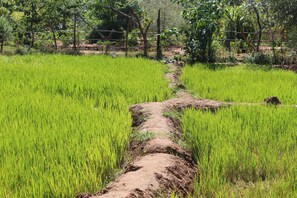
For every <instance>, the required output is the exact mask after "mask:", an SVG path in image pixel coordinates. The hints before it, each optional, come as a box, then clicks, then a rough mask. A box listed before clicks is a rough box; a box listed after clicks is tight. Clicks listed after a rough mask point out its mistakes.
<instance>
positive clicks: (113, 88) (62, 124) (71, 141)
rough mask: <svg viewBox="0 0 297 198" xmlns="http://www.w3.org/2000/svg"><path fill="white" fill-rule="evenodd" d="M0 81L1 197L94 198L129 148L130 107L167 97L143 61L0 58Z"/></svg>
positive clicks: (157, 70) (152, 66) (154, 67)
mask: <svg viewBox="0 0 297 198" xmlns="http://www.w3.org/2000/svg"><path fill="white" fill-rule="evenodd" d="M0 73H1V78H0V112H1V113H0V125H1V128H0V156H1V157H0V197H74V196H75V195H76V194H77V193H79V192H86V191H88V192H96V191H98V190H99V189H100V188H101V187H103V186H104V185H105V184H107V183H108V182H109V178H110V176H111V175H112V174H113V173H114V170H116V169H117V168H118V167H119V165H120V162H121V160H122V157H123V155H124V153H125V148H127V145H128V143H129V137H130V134H131V122H132V120H131V115H130V113H129V111H128V109H129V106H130V105H131V104H134V103H139V102H153V101H163V100H165V99H168V98H169V97H170V95H171V92H170V90H169V88H167V83H166V82H165V80H164V79H163V77H162V76H163V66H162V65H161V64H157V63H155V62H152V61H149V60H143V59H135V58H134V59H133V58H131V59H124V58H117V59H113V58H111V57H105V56H76V57H73V56H65V55H28V56H11V57H6V56H1V57H0Z"/></svg>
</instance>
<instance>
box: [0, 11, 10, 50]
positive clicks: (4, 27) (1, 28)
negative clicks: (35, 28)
mask: <svg viewBox="0 0 297 198" xmlns="http://www.w3.org/2000/svg"><path fill="white" fill-rule="evenodd" d="M11 31H12V26H11V25H10V22H9V21H8V19H7V18H6V17H4V16H0V41H1V48H0V52H1V53H2V52H3V46H4V41H5V40H6V38H7V37H8V35H9V34H11Z"/></svg>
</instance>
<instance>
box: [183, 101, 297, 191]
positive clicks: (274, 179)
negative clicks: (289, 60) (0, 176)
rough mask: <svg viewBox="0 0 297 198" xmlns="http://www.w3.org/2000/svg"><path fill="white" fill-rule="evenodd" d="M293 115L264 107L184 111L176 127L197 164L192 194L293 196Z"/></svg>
mask: <svg viewBox="0 0 297 198" xmlns="http://www.w3.org/2000/svg"><path fill="white" fill-rule="evenodd" d="M296 115H297V109H295V108H275V107H265V106H261V107H232V108H227V109H222V110H220V111H218V112H216V113H213V112H200V111H194V110H188V111H186V112H185V114H184V116H183V119H182V127H183V130H184V132H185V136H186V139H187V140H188V141H189V142H190V145H191V147H192V150H193V153H194V155H195V158H196V159H197V163H198V168H199V175H198V176H197V183H196V187H195V196H197V197H198V196H202V197H296V196H297V144H296V142H297V131H296V128H297V120H296V119H295V117H296ZM198 181H199V182H198Z"/></svg>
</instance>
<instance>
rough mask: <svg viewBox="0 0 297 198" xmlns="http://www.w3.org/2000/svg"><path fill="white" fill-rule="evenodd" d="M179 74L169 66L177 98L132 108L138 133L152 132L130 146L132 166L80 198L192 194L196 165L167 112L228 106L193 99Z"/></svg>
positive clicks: (172, 65)
mask: <svg viewBox="0 0 297 198" xmlns="http://www.w3.org/2000/svg"><path fill="white" fill-rule="evenodd" d="M180 73H181V69H180V67H178V65H177V64H169V73H167V74H166V75H165V78H166V79H167V80H168V84H169V87H170V88H171V89H172V90H178V89H180V90H179V91H177V93H176V95H177V98H174V99H170V100H167V101H164V102H154V103H143V104H137V105H133V106H132V107H131V108H130V112H131V113H132V117H133V127H134V129H135V130H136V131H137V133H139V134H140V135H143V136H145V135H146V134H147V133H150V134H151V135H152V137H153V138H150V139H149V140H147V141H144V142H143V141H139V142H137V141H136V142H132V143H131V154H132V156H133V161H132V163H130V164H129V165H128V166H127V168H126V169H125V171H124V172H123V174H122V175H121V176H119V177H118V178H117V179H116V180H115V181H114V182H112V183H111V184H110V185H108V186H107V188H106V189H104V190H101V191H100V192H98V193H97V194H95V195H91V194H80V195H78V196H77V197H79V198H82V197H84V198H86V197H88V198H89V197H92V198H95V197H98V198H99V197H102V198H108V197H115V198H121V197H158V196H159V197H169V196H170V195H171V194H172V193H173V192H174V193H176V194H178V195H180V196H182V197H185V196H186V195H187V194H191V193H192V192H193V189H194V186H193V183H194V178H195V175H196V174H197V171H196V165H195V162H194V161H193V159H192V154H191V152H190V151H187V150H185V149H183V148H182V147H181V146H180V145H178V144H177V143H176V142H175V141H174V140H175V139H177V138H179V137H180V135H181V134H180V131H179V126H178V125H179V123H176V122H175V121H173V120H172V119H170V118H168V117H165V116H164V113H165V112H168V111H172V110H175V111H182V110H184V109H186V108H197V109H209V108H210V109H217V108H220V107H221V106H224V105H226V104H224V103H220V102H217V101H211V100H199V99H195V98H193V97H192V96H191V95H190V94H188V93H187V92H186V91H184V90H182V88H183V86H182V85H181V83H180V81H179V75H180Z"/></svg>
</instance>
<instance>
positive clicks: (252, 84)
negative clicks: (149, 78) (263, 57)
mask: <svg viewBox="0 0 297 198" xmlns="http://www.w3.org/2000/svg"><path fill="white" fill-rule="evenodd" d="M181 80H182V82H183V83H184V85H185V86H186V87H187V88H188V90H189V91H191V92H192V93H193V94H194V95H195V96H197V97H200V98H208V99H213V100H220V101H226V102H250V103H258V102H263V101H264V98H267V97H271V96H277V97H278V98H279V99H280V101H281V102H282V103H283V104H297V75H296V74H295V73H293V72H289V71H284V70H267V69H260V68H255V67H252V66H251V65H242V66H239V67H221V68H217V69H214V68H213V67H209V66H207V65H204V64H197V65H194V66H193V67H190V66H187V67H186V68H185V69H184V70H183V75H182V77H181Z"/></svg>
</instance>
